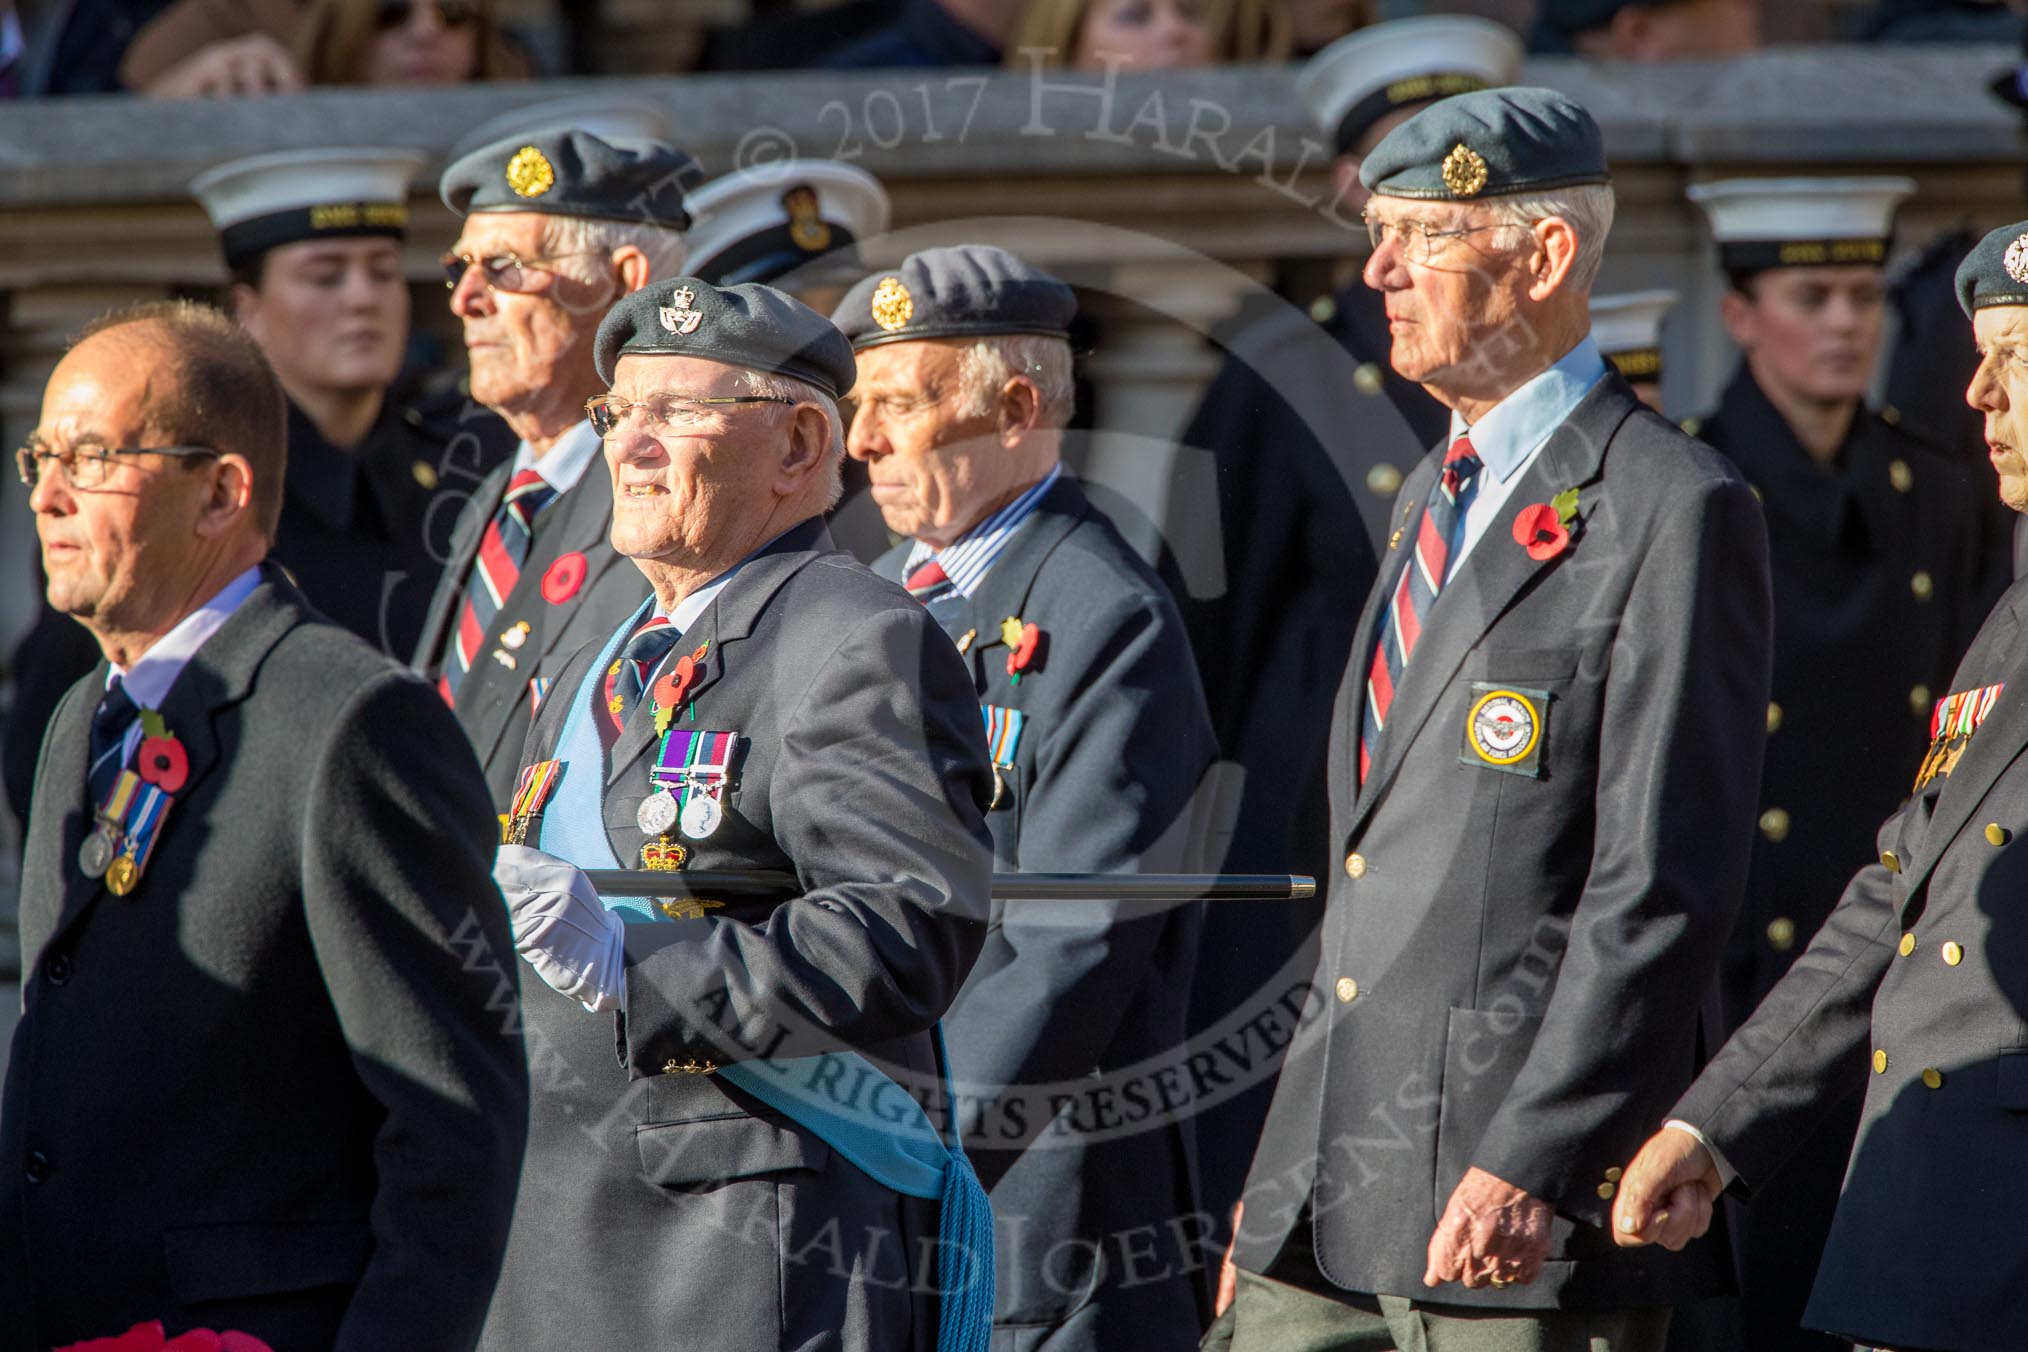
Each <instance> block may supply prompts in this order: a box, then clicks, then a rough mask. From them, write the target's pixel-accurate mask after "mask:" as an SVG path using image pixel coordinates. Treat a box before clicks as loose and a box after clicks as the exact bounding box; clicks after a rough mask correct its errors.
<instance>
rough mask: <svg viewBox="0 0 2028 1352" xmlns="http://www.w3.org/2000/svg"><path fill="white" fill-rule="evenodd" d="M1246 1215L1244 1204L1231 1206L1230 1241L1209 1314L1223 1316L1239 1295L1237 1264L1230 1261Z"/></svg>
mask: <svg viewBox="0 0 2028 1352" xmlns="http://www.w3.org/2000/svg"><path fill="white" fill-rule="evenodd" d="M1244 1215H1246V1203H1245V1202H1234V1203H1233V1204H1232V1239H1231V1241H1230V1242H1229V1243H1227V1244H1226V1246H1225V1261H1223V1262H1222V1263H1220V1264H1219V1265H1218V1293H1217V1294H1216V1295H1214V1296H1213V1297H1212V1298H1211V1313H1212V1314H1214V1315H1221V1314H1224V1313H1225V1312H1226V1311H1227V1310H1228V1309H1230V1308H1231V1307H1232V1302H1233V1301H1234V1300H1235V1299H1236V1298H1237V1297H1238V1295H1239V1264H1237V1263H1235V1262H1233V1261H1232V1251H1233V1250H1234V1249H1236V1248H1238V1247H1239V1222H1240V1218H1241V1217H1243V1216H1244Z"/></svg>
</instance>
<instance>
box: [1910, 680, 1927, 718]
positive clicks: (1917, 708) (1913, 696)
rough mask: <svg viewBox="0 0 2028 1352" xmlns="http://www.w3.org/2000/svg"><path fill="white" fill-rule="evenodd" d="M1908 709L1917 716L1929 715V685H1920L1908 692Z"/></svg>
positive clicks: (1925, 716) (1924, 716)
mask: <svg viewBox="0 0 2028 1352" xmlns="http://www.w3.org/2000/svg"><path fill="white" fill-rule="evenodd" d="M1908 711H1909V712H1910V713H1912V714H1914V715H1915V716H1916V717H1917V718H1927V717H1929V687H1928V686H1926V685H1918V686H1916V687H1915V688H1914V689H1912V690H1910V691H1909V692H1908Z"/></svg>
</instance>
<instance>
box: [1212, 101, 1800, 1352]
mask: <svg viewBox="0 0 2028 1352" xmlns="http://www.w3.org/2000/svg"><path fill="white" fill-rule="evenodd" d="M1362 177H1363V180H1364V182H1365V184H1366V186H1367V187H1368V188H1369V189H1371V191H1372V193H1373V197H1372V200H1371V201H1370V202H1369V203H1368V205H1367V209H1366V220H1367V225H1368V228H1369V230H1370V232H1371V235H1372V240H1373V246H1374V251H1373V255H1372V257H1371V258H1370V259H1369V260H1368V262H1367V265H1366V273H1365V276H1366V281H1367V284H1368V285H1369V286H1372V287H1375V288H1376V289H1378V290H1380V291H1381V292H1382V293H1383V294H1384V296H1385V301H1386V307H1387V316H1388V324H1389V329H1390V331H1391V334H1392V339H1393V346H1392V351H1391V356H1390V359H1391V360H1392V362H1393V364H1394V367H1395V369H1396V370H1398V371H1400V372H1401V373H1402V374H1403V375H1404V376H1407V377H1408V378H1410V379H1412V380H1415V381H1418V382H1419V383H1421V384H1422V385H1423V386H1425V387H1426V388H1427V389H1429V391H1430V392H1431V393H1432V394H1434V395H1435V396H1436V397H1437V398H1438V399H1439V400H1441V401H1442V402H1443V403H1444V404H1445V405H1447V406H1448V407H1449V409H1450V411H1451V427H1450V434H1449V436H1448V437H1447V438H1446V439H1445V440H1444V441H1443V442H1441V443H1439V444H1438V445H1437V446H1436V447H1435V448H1434V449H1433V450H1432V451H1431V452H1430V453H1429V455H1428V456H1427V457H1426V458H1425V459H1424V460H1423V462H1422V464H1420V465H1419V466H1417V467H1416V468H1415V469H1414V470H1413V471H1412V472H1411V473H1410V474H1409V475H1408V477H1407V480H1406V482H1405V483H1404V484H1403V486H1402V490H1401V495H1400V499H1399V501H1398V502H1397V504H1396V506H1395V509H1394V513H1393V520H1394V523H1395V525H1394V528H1393V531H1392V533H1391V534H1390V536H1389V539H1388V549H1387V551H1386V553H1385V555H1384V556H1383V559H1382V565H1381V571H1380V579H1379V581H1378V583H1377V584H1376V585H1375V587H1374V591H1373V595H1372V596H1371V597H1370V598H1369V599H1368V601H1367V605H1366V610H1365V613H1364V615H1363V616H1362V617H1361V619H1360V623H1359V629H1358V633H1357V637H1356V638H1355V639H1354V641H1353V647H1352V657H1351V664H1350V668H1349V670H1348V671H1347V673H1346V677H1345V681H1344V684H1343V686H1342V689H1341V693H1340V695H1339V700H1338V708H1337V715H1336V718H1335V721H1334V723H1333V726H1332V729H1331V734H1330V746H1329V755H1330V762H1329V764H1330V773H1331V839H1332V846H1333V849H1334V850H1335V851H1336V853H1337V857H1338V860H1339V867H1338V868H1337V869H1335V870H1334V875H1335V881H1334V883H1333V886H1332V889H1331V896H1330V900H1329V903H1328V905H1327V907H1326V910H1325V917H1324V927H1323V934H1322V940H1321V960H1320V964H1319V968H1318V973H1317V980H1316V985H1317V986H1318V987H1319V989H1320V991H1321V992H1322V995H1323V1001H1324V1007H1323V1009H1322V1010H1321V1011H1320V1017H1318V1018H1316V1019H1315V1020H1314V1021H1313V1022H1311V1023H1310V1025H1309V1026H1308V1027H1306V1028H1305V1029H1304V1030H1303V1031H1302V1032H1300V1033H1299V1034H1298V1035H1297V1038H1296V1040H1295V1042H1294V1044H1293V1045H1292V1046H1291V1047H1290V1049H1289V1053H1288V1057H1287V1060H1286V1061H1285V1063H1284V1066H1283V1070H1282V1075H1281V1080H1280V1083H1279V1084H1278V1085H1277V1087H1276V1093H1275V1102H1274V1106H1273V1109H1272V1111H1271V1112H1270V1114H1269V1117H1268V1123H1267V1127H1266V1129H1265V1131H1264V1132H1263V1134H1262V1140H1261V1147H1260V1151H1259V1153H1258V1155H1257V1156H1256V1158H1255V1161H1254V1168H1253V1173H1252V1175H1251V1176H1250V1178H1249V1179H1248V1183H1247V1191H1246V1195H1245V1198H1244V1211H1243V1215H1242V1219H1241V1222H1240V1225H1239V1229H1238V1237H1237V1239H1236V1242H1235V1250H1234V1259H1235V1262H1236V1265H1237V1269H1238V1270H1237V1272H1236V1273H1235V1274H1234V1275H1235V1283H1236V1289H1237V1297H1236V1299H1235V1300H1234V1301H1233V1302H1232V1304H1231V1306H1230V1309H1229V1311H1228V1315H1229V1317H1230V1323H1229V1331H1230V1338H1231V1346H1232V1347H1234V1348H1236V1349H1241V1350H1242V1352H1246V1350H1248V1349H1287V1348H1300V1349H1324V1348H1351V1347H1359V1348H1382V1347H1392V1348H1402V1349H1409V1348H1421V1347H1424V1346H1429V1347H1435V1348H1462V1349H1481V1348H1485V1349H1510V1348H1511V1349H1523V1348H1527V1349H1534V1348H1541V1347H1547V1346H1562V1345H1570V1346H1585V1347H1590V1348H1593V1349H1611V1350H1612V1352H1625V1350H1626V1349H1644V1350H1645V1349H1655V1348H1659V1347H1660V1346H1661V1345H1662V1341H1663V1339H1664V1337H1665V1336H1666V1331H1667V1326H1668V1322H1669V1308H1670V1307H1671V1306H1673V1305H1676V1304H1678V1303H1681V1302H1685V1301H1689V1300H1694V1299H1696V1298H1698V1297H1700V1296H1703V1295H1706V1294H1710V1293H1713V1292H1716V1291H1719V1290H1721V1289H1723V1288H1724V1286H1725V1285H1726V1283H1727V1280H1728V1274H1727V1273H1726V1271H1725V1258H1724V1254H1723V1251H1722V1250H1721V1249H1717V1248H1715V1247H1714V1246H1711V1245H1703V1246H1700V1248H1699V1250H1698V1251H1697V1252H1694V1253H1686V1254H1682V1255H1667V1256H1666V1257H1669V1258H1672V1259H1673V1260H1674V1261H1666V1262H1664V1261H1648V1262H1640V1261H1637V1262H1631V1263H1630V1262H1628V1261H1627V1259H1628V1257H1630V1256H1632V1257H1636V1258H1640V1257H1644V1255H1628V1254H1625V1253H1619V1252H1616V1251H1615V1249H1614V1246H1613V1244H1612V1242H1611V1240H1610V1239H1609V1237H1608V1235H1607V1234H1606V1228H1605V1227H1606V1222H1607V1218H1608V1211H1609V1209H1610V1204H1611V1199H1612V1197H1613V1195H1614V1192H1615V1190H1616V1188H1617V1185H1618V1180H1619V1172H1618V1168H1617V1166H1618V1164H1619V1163H1620V1161H1621V1160H1622V1159H1623V1158H1624V1157H1625V1153H1626V1151H1627V1149H1628V1146H1629V1144H1630V1143H1632V1142H1635V1141H1638V1140H1639V1139H1641V1138H1642V1136H1643V1135H1644V1134H1645V1133H1646V1132H1647V1131H1648V1130H1650V1129H1651V1127H1652V1124H1653V1122H1654V1121H1655V1118H1656V1114H1657V1113H1658V1112H1659V1111H1660V1110H1661V1109H1662V1107H1664V1106H1665V1105H1666V1104H1668V1103H1670V1102H1672V1101H1673V1100H1674V1098H1675V1096H1676V1095H1677V1094H1678V1093H1680V1092H1681V1090H1682V1087H1683V1086H1685V1085H1687V1084H1688V1083H1689V1082H1690V1080H1691V1078H1692V1076H1693V1075H1694V1073H1695V1071H1696V1063H1697V1057H1698V1051H1699V1009H1700V1005H1701V1003H1702V1001H1703V998H1704V995H1705V992H1706V991H1707V989H1708V988H1709V986H1710V983H1711V979H1712V977H1713V975H1714V974H1715V972H1716V970H1717V963H1718V954H1719V950H1720V948H1721V946H1722V944H1723V941H1724V938H1725V935H1726V933H1727V931H1728V930H1729V928H1730V926H1731V922H1732V918H1733V915H1734V913H1735V912H1736V910H1737V908H1738V905H1739V896H1740V888H1741V885H1742V882H1743V880H1744V876H1745V871H1746V859H1747V852H1748V845H1749V838H1750V836H1751V834H1752V830H1753V794H1754V788H1755V784H1756V781H1757V779H1758V777H1759V772H1760V756H1761V744H1762V735H1763V734H1762V725H1763V721H1764V719H1765V716H1766V710H1767V682H1768V647H1769V634H1768V628H1769V618H1768V578H1767V551H1766V544H1765V533H1764V530H1763V527H1762V525H1761V518H1760V512H1759V509H1758V507H1757V506H1756V504H1755V502H1754V498H1753V494H1752V493H1751V491H1749V489H1748V488H1747V486H1746V485H1745V483H1744V482H1742V481H1741V479H1740V477H1739V475H1738V473H1737V472H1736V471H1735V470H1734V469H1733V468H1732V467H1731V466H1730V465H1729V464H1728V463H1727V462H1726V461H1725V460H1724V458H1723V457H1721V456H1719V455H1718V454H1717V453H1716V452H1714V451H1712V450H1711V449H1710V448H1708V447H1705V446H1703V445H1701V444H1699V443H1698V442H1695V441H1693V440H1691V439H1690V438H1689V437H1687V436H1685V435H1684V434H1683V433H1682V432H1681V431H1680V430H1679V429H1677V428H1676V427H1674V426H1672V425H1671V424H1669V423H1668V422H1666V421H1664V420H1663V419H1662V418H1660V417H1658V416H1657V415H1656V414H1654V413H1653V412H1652V411H1651V410H1649V409H1648V408H1646V407H1645V406H1644V405H1642V404H1641V403H1640V401H1639V400H1638V399H1637V398H1636V397H1635V395H1634V393H1633V391H1632V390H1631V389H1629V388H1628V386H1627V384H1626V382H1625V381H1624V380H1623V379H1622V378H1621V377H1619V376H1618V375H1617V374H1614V373H1612V372H1610V371H1609V370H1608V369H1607V367H1606V365H1605V362H1604V361H1603V360H1602V359H1601V358H1600V356H1599V354H1598V350H1597V347H1596V346H1595V345H1594V344H1593V342H1592V340H1591V338H1590V336H1589V330H1590V326H1591V325H1590V314H1589V308H1588V305H1587V298H1588V293H1589V291H1590V289H1591V283H1592V279H1593V277H1594V276H1595V275H1596V273H1597V268H1598V264H1599V260H1600V257H1601V255H1602V254H1603V252H1604V248H1605V240H1606V233H1607V231H1608V229H1609V228H1610V226H1611V223H1612V216H1613V194H1612V188H1611V186H1610V183H1609V181H1608V178H1607V172H1606V163H1605V155H1604V151H1603V148H1602V146H1601V144H1600V138H1599V131H1598V126H1597V124H1596V123H1594V122H1593V121H1592V119H1591V117H1590V115H1589V114H1587V113H1586V112H1585V111H1584V109H1582V108H1580V107H1579V106H1577V105H1576V104H1575V103H1572V102H1571V101H1570V100H1569V99H1567V98H1565V97H1564V96H1562V95H1560V94H1556V93H1553V92H1551V91H1549V90H1543V89H1529V88H1514V89H1499V90H1487V91H1484V92H1481V93H1473V94H1463V95H1459V96H1458V97H1456V98H1452V99H1446V100H1443V101H1442V102H1439V103H1436V104H1432V105H1431V106H1430V107H1428V108H1426V109H1424V110H1423V111H1422V112H1420V113H1418V114H1416V115H1415V116H1414V117H1412V118H1410V119H1409V120H1408V121H1407V122H1404V123H1403V124H1402V125H1401V126H1400V127H1398V128H1396V129H1395V130H1394V131H1393V132H1392V133H1390V134H1389V135H1388V137H1387V139H1385V140H1384V141H1382V142H1381V143H1380V145H1379V146H1378V147H1376V148H1375V150H1374V152H1373V153H1372V154H1371V155H1370V156H1368V157H1367V160H1366V164H1365V167H1364V170H1363V171H1362ZM1432 1222H1434V1226H1433V1228H1432ZM1425 1340H1426V1341H1425Z"/></svg>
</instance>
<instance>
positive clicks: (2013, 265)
mask: <svg viewBox="0 0 2028 1352" xmlns="http://www.w3.org/2000/svg"><path fill="white" fill-rule="evenodd" d="M2000 266H2001V267H2003V268H2005V269H2007V275H2008V276H2009V277H2012V278H2013V279H2014V280H2015V281H2017V282H2020V283H2022V284H2023V285H2024V286H2028V235H2021V236H2019V237H2018V238H2016V239H2015V241H2014V242H2013V243H2012V244H2009V245H2008V246H2007V252H2006V253H2004V254H2002V255H2001V256H2000Z"/></svg>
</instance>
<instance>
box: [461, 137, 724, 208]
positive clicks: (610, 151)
mask: <svg viewBox="0 0 2028 1352" xmlns="http://www.w3.org/2000/svg"><path fill="white" fill-rule="evenodd" d="M697 177H698V175H697V161H696V160H695V159H694V158H692V157H691V155H690V154H689V153H688V152H686V151H682V150H678V149H676V148H675V147H674V146H671V145H667V144H665V143H662V142H653V141H636V142H629V143H628V144H626V145H613V144H611V143H609V142H607V141H604V140H601V139H600V138H598V137H597V136H594V135H592V134H591V133H590V132H587V131H573V130H570V129H568V128H551V129H549V130H546V131H537V132H532V133H530V134H528V135H526V136H510V137H507V138H505V139H503V140H499V141H493V142H490V143H488V144H486V145H482V146H480V147H478V148H477V149H476V150H472V151H469V152H467V153H466V154H465V155H463V156H461V157H460V158H458V159H457V160H454V161H453V162H452V164H451V166H450V168H448V169H446V170H444V177H443V182H442V184H441V186H440V192H441V193H442V196H443V199H444V205H445V206H447V207H449V208H450V209H451V210H452V211H454V212H456V213H457V214H458V215H460V216H464V215H467V214H470V213H472V212H479V211H529V212H540V213H543V214H547V215H551V216H578V217H583V218H586V219H590V220H604V221H621V222H629V223H637V224H641V225H653V226H660V227H661V228H662V229H665V230H682V229H685V228H687V227H688V226H689V224H690V213H689V211H688V210H687V209H686V208H685V206H684V190H685V188H686V187H687V186H688V185H689V184H691V183H694V182H696V181H697Z"/></svg>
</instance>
